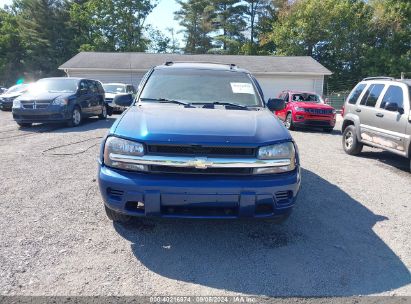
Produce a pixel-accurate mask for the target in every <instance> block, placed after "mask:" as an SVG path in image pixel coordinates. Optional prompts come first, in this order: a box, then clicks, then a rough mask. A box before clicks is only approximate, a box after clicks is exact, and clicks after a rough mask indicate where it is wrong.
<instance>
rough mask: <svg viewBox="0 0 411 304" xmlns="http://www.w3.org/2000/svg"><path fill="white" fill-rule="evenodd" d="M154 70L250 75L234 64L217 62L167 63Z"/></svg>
mask: <svg viewBox="0 0 411 304" xmlns="http://www.w3.org/2000/svg"><path fill="white" fill-rule="evenodd" d="M155 69H198V70H214V71H232V72H240V73H247V74H250V72H249V71H247V70H245V69H240V68H238V67H237V66H236V65H235V64H230V63H219V62H178V61H175V62H173V61H169V62H166V63H165V64H163V65H158V66H156V67H155Z"/></svg>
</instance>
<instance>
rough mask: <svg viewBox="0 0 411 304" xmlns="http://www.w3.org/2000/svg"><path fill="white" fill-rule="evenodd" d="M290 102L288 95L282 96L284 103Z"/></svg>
mask: <svg viewBox="0 0 411 304" xmlns="http://www.w3.org/2000/svg"><path fill="white" fill-rule="evenodd" d="M289 100H290V94H289V93H286V94H285V95H284V101H285V102H288V101H289Z"/></svg>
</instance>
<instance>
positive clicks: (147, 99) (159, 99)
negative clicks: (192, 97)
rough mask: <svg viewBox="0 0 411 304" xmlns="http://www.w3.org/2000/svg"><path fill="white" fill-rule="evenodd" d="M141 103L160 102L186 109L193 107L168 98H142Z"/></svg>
mask: <svg viewBox="0 0 411 304" xmlns="http://www.w3.org/2000/svg"><path fill="white" fill-rule="evenodd" d="M140 100H141V101H158V102H159V103H174V104H179V105H183V106H186V107H191V104H189V103H187V102H183V101H179V100H173V99H167V98H140Z"/></svg>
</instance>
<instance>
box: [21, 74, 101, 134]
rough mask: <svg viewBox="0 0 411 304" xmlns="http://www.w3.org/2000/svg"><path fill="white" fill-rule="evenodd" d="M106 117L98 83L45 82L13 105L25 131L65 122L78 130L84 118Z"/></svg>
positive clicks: (49, 79)
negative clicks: (41, 125) (37, 125)
mask: <svg viewBox="0 0 411 304" xmlns="http://www.w3.org/2000/svg"><path fill="white" fill-rule="evenodd" d="M89 116H98V117H99V118H101V119H105V118H106V117H107V106H106V103H105V101H104V89H103V86H102V85H101V83H100V82H99V81H96V80H90V79H82V78H64V77H56V78H44V79H40V80H38V81H37V82H36V83H35V84H33V86H32V87H30V90H29V91H28V92H27V93H25V94H23V95H22V96H20V97H19V98H16V99H15V100H14V102H13V118H14V120H15V121H16V122H17V124H19V125H20V126H22V127H28V126H31V124H32V123H35V122H41V123H51V122H66V123H67V125H68V126H71V127H75V126H78V125H80V124H81V122H82V119H83V118H84V117H89Z"/></svg>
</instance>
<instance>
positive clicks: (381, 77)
mask: <svg viewBox="0 0 411 304" xmlns="http://www.w3.org/2000/svg"><path fill="white" fill-rule="evenodd" d="M378 79H381V80H384V79H385V80H395V78H393V77H387V76H376V77H367V78H364V79H363V80H362V81H365V80H378Z"/></svg>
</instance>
